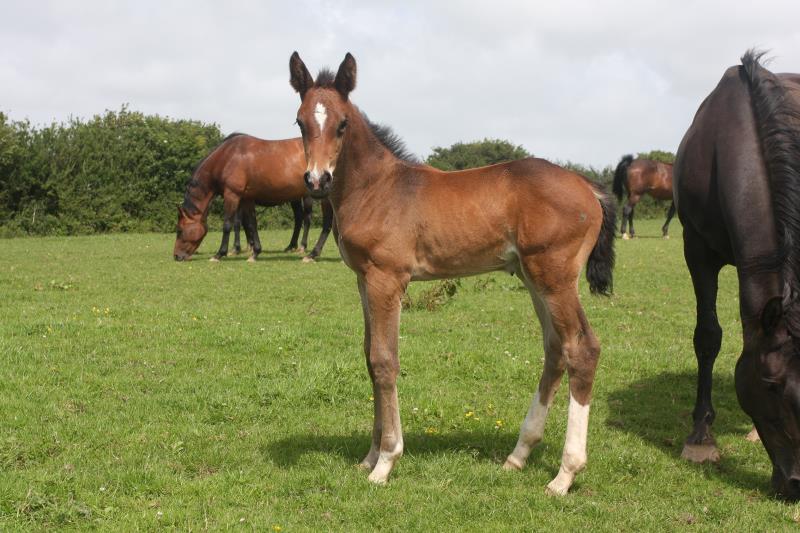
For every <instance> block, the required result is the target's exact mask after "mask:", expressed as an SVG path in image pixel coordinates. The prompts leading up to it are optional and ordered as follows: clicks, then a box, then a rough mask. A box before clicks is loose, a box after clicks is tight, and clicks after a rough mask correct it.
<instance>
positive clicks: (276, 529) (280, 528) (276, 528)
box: [272, 524, 283, 531]
mask: <svg viewBox="0 0 800 533" xmlns="http://www.w3.org/2000/svg"><path fill="white" fill-rule="evenodd" d="M282 530H283V528H282V527H281V526H279V525H278V524H273V525H272V531H282Z"/></svg>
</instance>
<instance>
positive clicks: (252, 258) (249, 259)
mask: <svg viewBox="0 0 800 533" xmlns="http://www.w3.org/2000/svg"><path fill="white" fill-rule="evenodd" d="M247 262H248V263H255V262H256V258H255V257H253V256H252V255H251V256H250V257H248V258H247Z"/></svg>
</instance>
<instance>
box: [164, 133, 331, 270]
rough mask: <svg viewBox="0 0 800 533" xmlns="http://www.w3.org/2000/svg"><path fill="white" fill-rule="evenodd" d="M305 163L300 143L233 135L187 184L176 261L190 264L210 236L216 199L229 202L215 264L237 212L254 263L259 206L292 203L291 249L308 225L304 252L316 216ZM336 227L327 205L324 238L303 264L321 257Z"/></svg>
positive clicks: (180, 212)
mask: <svg viewBox="0 0 800 533" xmlns="http://www.w3.org/2000/svg"><path fill="white" fill-rule="evenodd" d="M305 168H306V163H305V156H304V154H303V143H302V140H301V139H299V138H298V139H287V140H283V141H265V140H262V139H257V138H256V137H251V136H250V135H244V134H241V133H237V134H233V135H229V136H228V137H227V138H226V139H225V140H224V141H223V142H222V143H221V144H220V145H219V146H218V147H217V148H215V149H214V150H213V151H212V152H211V154H209V155H208V156H207V157H206V158H205V159H204V160H203V161H202V162H201V163H200V164H199V165H198V166H197V169H195V171H194V173H193V174H192V178H191V179H190V180H189V183H188V184H187V185H186V195H185V196H184V200H183V205H181V206H180V207H178V228H177V237H176V239H175V249H174V252H173V254H174V256H175V259H176V260H178V261H183V260H185V259H189V258H190V257H191V256H192V254H194V252H195V251H196V250H197V248H198V247H199V246H200V243H201V242H202V240H203V237H205V235H206V233H207V232H208V226H207V225H206V218H207V216H208V210H209V207H210V205H211V200H212V199H213V198H214V197H215V196H217V195H221V196H222V197H223V199H224V210H225V222H224V225H223V236H222V244H221V245H220V249H219V251H218V252H217V254H216V255H215V256H214V257H213V258H212V260H218V259H219V258H221V257H224V256H225V255H227V253H228V237H229V234H230V231H231V229H232V227H233V224H234V220H235V217H236V213H237V211H239V209H240V208H241V211H242V217H241V218H242V224H243V225H244V228H245V232H246V233H247V234H248V241H249V242H250V243H251V249H252V255H251V260H255V258H256V257H257V256H258V254H259V252H260V251H261V243H260V241H259V238H258V232H257V228H256V219H255V206H256V205H262V206H272V205H280V204H283V203H286V202H291V203H292V210H293V211H294V215H295V227H294V231H293V233H292V240H291V242H290V243H289V246H288V247H287V248H286V250H287V251H288V250H291V249H294V248H296V247H297V236H298V233H299V231H300V224H301V223H302V224H304V225H305V231H304V234H303V240H302V248H303V251H304V250H305V246H306V240H307V236H308V226H309V223H310V217H311V199H310V198H309V195H308V191H306V188H305V185H304V184H303V172H305ZM332 223H333V211H332V210H331V208H330V204H329V203H328V202H322V233H321V234H320V236H319V240H318V241H317V244H316V246H314V249H313V250H312V251H311V253H310V254H309V255H308V256H306V258H304V260H313V259H315V258H316V257H318V256H319V254H320V252H321V251H322V247H323V246H324V245H325V240H326V239H327V238H328V233H329V232H330V230H331V225H332Z"/></svg>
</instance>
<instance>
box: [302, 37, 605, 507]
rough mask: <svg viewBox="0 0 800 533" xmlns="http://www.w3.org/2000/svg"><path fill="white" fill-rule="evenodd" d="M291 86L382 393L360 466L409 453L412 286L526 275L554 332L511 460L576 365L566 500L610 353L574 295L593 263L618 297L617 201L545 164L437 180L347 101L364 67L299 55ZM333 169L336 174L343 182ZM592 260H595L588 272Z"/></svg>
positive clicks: (515, 462)
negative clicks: (403, 358)
mask: <svg viewBox="0 0 800 533" xmlns="http://www.w3.org/2000/svg"><path fill="white" fill-rule="evenodd" d="M290 72H291V84H292V86H293V87H294V88H295V90H296V91H297V92H298V93H299V94H300V97H301V99H302V104H301V106H300V109H299V110H298V112H297V124H298V126H299V127H300V131H301V133H302V136H303V144H304V147H305V154H306V161H307V171H306V173H305V176H304V179H305V182H306V186H307V187H308V190H309V191H310V193H311V195H312V196H314V197H317V198H325V197H327V198H330V202H331V205H332V206H333V211H334V217H335V220H336V224H337V227H338V229H339V247H340V251H341V254H342V258H343V259H344V261H345V263H347V265H348V266H349V267H350V268H351V269H352V270H353V271H354V272H355V273H356V276H357V279H358V290H359V293H360V295H361V305H362V309H363V312H364V352H365V355H366V359H367V368H368V370H369V374H370V377H371V378H372V387H373V392H374V399H375V400H374V408H375V416H374V425H373V430H372V445H371V447H370V450H369V453H367V456H366V457H365V458H364V460H363V461H362V462H361V466H362V467H363V468H365V469H367V470H369V471H370V475H369V479H370V481H373V482H375V483H385V482H386V481H387V480H388V478H389V473H390V472H391V470H392V467H393V466H394V464H395V462H396V461H397V459H398V458H399V457H400V455H402V453H403V433H402V430H401V425H400V410H399V406H398V399H397V385H396V380H397V375H398V373H399V370H400V365H399V361H398V354H397V346H398V333H399V326H400V298H401V296H402V295H403V293H404V292H405V290H406V286H407V285H408V283H409V282H410V281H413V280H430V279H437V278H452V277H459V276H469V275H473V274H480V273H484V272H489V271H494V270H505V271H507V272H510V273H513V274H516V275H517V276H519V278H520V279H521V280H522V281H523V283H525V285H526V287H527V288H528V290H529V291H530V294H531V298H532V299H533V305H534V307H535V309H536V313H537V315H538V316H539V321H540V323H541V325H542V329H543V331H544V350H545V354H546V361H545V364H544V372H543V374H542V378H541V381H540V383H539V390H538V392H537V393H536V395H535V396H534V399H533V403H532V404H531V407H530V410H529V412H528V415H527V417H526V418H525V421H524V422H523V423H522V429H521V431H520V435H519V442H518V443H517V446H516V448H514V451H513V452H512V453H511V455H509V457H508V460H507V461H506V463H505V467H506V468H508V469H519V468H522V467H523V466H524V465H525V462H526V460H527V458H528V455H529V454H530V451H531V448H532V447H533V446H534V445H535V444H536V443H537V442H539V441H540V440H541V438H542V433H543V430H544V422H545V417H546V416H547V411H548V409H549V407H550V403H551V401H552V399H553V395H554V394H555V392H556V389H557V388H558V385H559V382H560V380H561V377H562V375H563V372H564V370H565V369H566V371H567V373H568V375H569V391H570V395H569V396H570V400H569V418H568V423H567V436H566V444H565V446H564V454H563V458H562V462H561V468H560V470H559V472H558V475H557V476H556V477H555V479H553V480H552V481H551V482H550V484H549V485H548V490H549V492H551V493H554V494H566V492H567V490H568V489H569V487H570V485H572V482H573V479H574V478H575V474H577V472H578V471H580V470H581V469H582V468H583V467H584V465H585V464H586V435H587V428H588V419H589V402H590V399H591V393H592V383H593V380H594V375H595V368H596V366H597V360H598V357H599V355H600V344H599V343H598V341H597V338H596V337H595V335H594V333H593V332H592V329H591V327H590V326H589V322H588V321H587V319H586V315H585V314H584V312H583V309H582V308H581V305H580V301H579V299H578V278H579V275H580V272H581V269H583V268H584V266H586V267H587V270H586V272H587V277H588V279H589V285H590V288H591V290H592V292H597V293H605V294H608V293H609V292H610V290H611V281H612V279H611V274H612V268H613V262H614V251H613V243H614V211H615V208H614V203H613V200H612V199H611V198H610V197H608V196H606V195H605V193H604V192H603V191H602V190H601V189H600V188H599V187H598V186H596V185H593V184H592V183H590V182H589V181H587V180H586V179H585V178H583V177H582V176H579V175H578V174H575V173H573V172H570V171H568V170H565V169H563V168H560V167H558V166H556V165H552V164H550V163H548V162H547V161H543V160H541V159H523V160H520V161H514V162H510V163H503V164H499V165H493V166H489V167H484V168H478V169H472V170H464V171H459V172H441V171H439V170H436V169H434V168H431V167H427V166H424V165H420V164H419V163H417V162H415V161H414V160H413V159H412V158H410V157H409V156H408V154H407V153H406V152H405V150H404V149H403V147H402V143H400V142H399V141H398V139H397V137H396V136H394V134H392V133H391V131H390V130H388V129H387V128H385V127H380V126H376V125H374V124H372V123H371V122H369V120H368V119H367V118H366V117H365V116H364V115H363V114H362V113H361V112H360V111H359V110H358V109H357V108H356V107H355V106H354V105H353V104H352V103H351V102H350V101H349V98H348V97H349V94H350V92H351V91H352V90H353V89H354V87H355V83H356V62H355V59H354V58H353V56H351V55H350V54H347V56H346V57H345V59H344V61H343V62H342V64H341V66H340V67H339V71H338V73H337V74H336V75H335V76H334V75H333V73H331V72H329V71H323V72H321V73H320V74H319V76H318V77H317V79H316V81H315V80H314V79H313V78H312V77H311V74H310V73H309V71H308V69H307V68H306V66H305V64H304V63H303V61H302V60H301V59H300V57H299V56H298V55H297V53H296V52H295V53H294V54H293V55H292V57H291V60H290ZM334 173H335V177H334ZM587 261H588V265H587Z"/></svg>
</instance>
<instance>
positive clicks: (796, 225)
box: [740, 50, 800, 344]
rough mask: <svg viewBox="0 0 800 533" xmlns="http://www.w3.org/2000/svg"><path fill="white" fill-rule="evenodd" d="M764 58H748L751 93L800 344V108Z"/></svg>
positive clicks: (789, 313) (745, 68) (791, 319)
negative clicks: (799, 127)
mask: <svg viewBox="0 0 800 533" xmlns="http://www.w3.org/2000/svg"><path fill="white" fill-rule="evenodd" d="M763 56H764V52H757V51H755V50H748V51H747V53H745V54H744V56H742V67H741V69H740V73H741V75H742V76H743V77H744V78H745V80H746V81H747V84H748V85H749V87H750V101H751V104H752V107H753V114H754V116H755V119H756V123H757V125H758V135H759V138H760V140H761V149H762V152H763V154H764V163H765V164H766V166H767V173H768V174H769V180H770V184H771V188H772V204H773V208H774V210H775V221H776V225H777V227H778V236H779V238H780V243H781V254H782V256H783V281H784V296H785V298H784V306H785V307H786V315H785V317H786V323H787V326H788V329H789V333H790V334H791V335H792V337H793V338H794V339H795V343H796V344H800V305H798V303H797V299H798V296H799V295H800V129H798V128H797V124H800V105H798V102H796V101H794V100H792V96H791V95H790V94H789V91H788V89H787V87H786V86H785V85H784V84H783V83H782V82H781V80H780V79H778V77H777V76H775V74H773V73H772V72H770V71H768V70H767V69H765V68H764V67H762V66H761V65H760V63H759V62H760V60H761V58H762V57H763Z"/></svg>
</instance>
